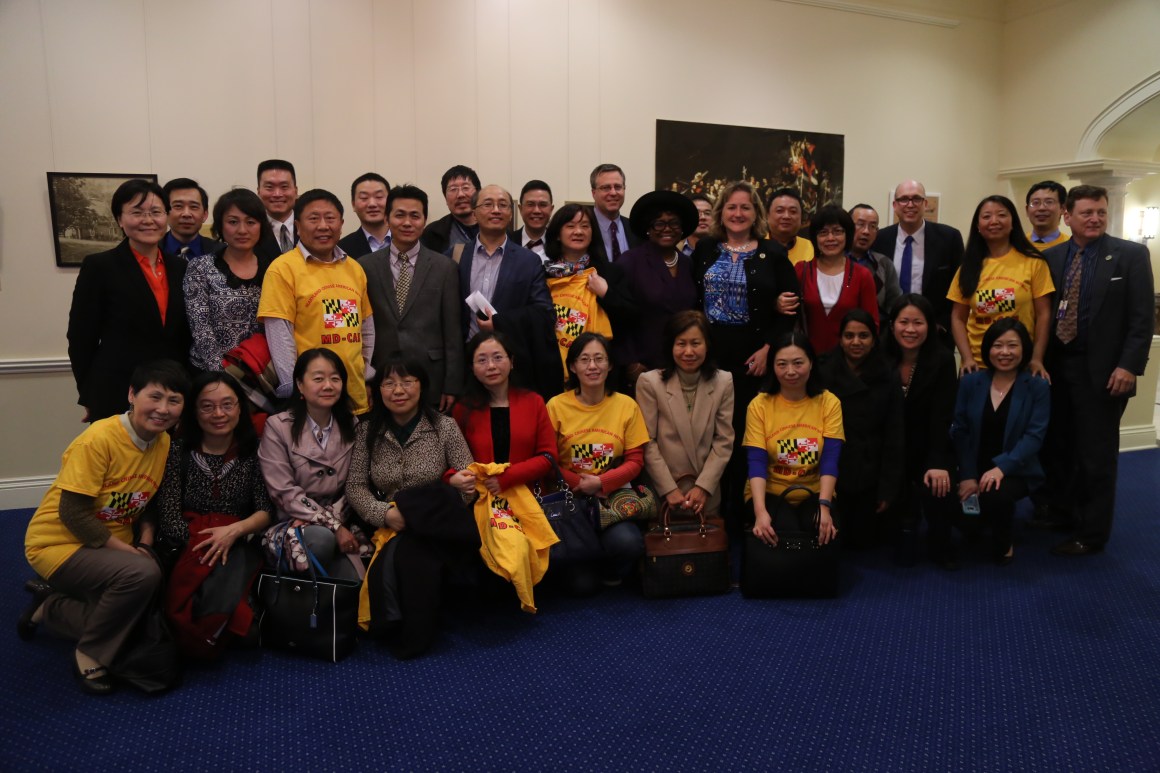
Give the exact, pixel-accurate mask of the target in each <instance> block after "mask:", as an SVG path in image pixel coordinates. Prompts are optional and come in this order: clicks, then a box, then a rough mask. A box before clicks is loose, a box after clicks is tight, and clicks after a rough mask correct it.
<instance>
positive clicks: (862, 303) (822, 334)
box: [794, 204, 878, 354]
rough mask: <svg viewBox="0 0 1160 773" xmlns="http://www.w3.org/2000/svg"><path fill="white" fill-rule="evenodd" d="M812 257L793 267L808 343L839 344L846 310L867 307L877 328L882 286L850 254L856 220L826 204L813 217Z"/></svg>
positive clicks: (825, 347) (819, 348) (823, 347)
mask: <svg viewBox="0 0 1160 773" xmlns="http://www.w3.org/2000/svg"><path fill="white" fill-rule="evenodd" d="M810 241H812V242H813V243H814V259H813V260H806V261H802V262H801V263H798V264H797V265H796V266H794V271H796V272H797V278H798V281H799V282H800V283H801V287H802V294H801V302H802V311H803V315H804V316H803V318H804V320H805V324H806V332H807V333H808V334H809V337H810V343H811V344H812V345H813V347H814V351H816V352H817V353H818V354H826V353H827V352H829V351H830V350H831V349H833V348H834V347H835V346H837V345H838V328H839V327H840V325H841V322H842V319H843V317H845V316H846V312H848V311H850V310H851V309H863V310H864V311H865V312H866V313H867V314H869V315H870V316H871V318H873V320H874V327H875V328H877V327H878V290H877V288H876V287H875V285H874V275H873V274H871V273H870V269H868V268H866V267H865V266H861V265H859V264H858V263H856V262H854V261H853V260H851V259H849V258H847V257H846V252H847V251H849V249H850V245H852V244H853V243H854V220H853V218H851V217H850V215H849V214H848V213H847V212H846V210H844V209H842V208H841V207H837V206H834V205H833V204H828V205H826V206H824V207H822V208H821V209H819V210H818V211H817V213H816V214H815V215H814V216H813V217H812V218H811V219H810Z"/></svg>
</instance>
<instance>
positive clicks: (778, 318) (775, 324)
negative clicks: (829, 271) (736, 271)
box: [693, 239, 801, 344]
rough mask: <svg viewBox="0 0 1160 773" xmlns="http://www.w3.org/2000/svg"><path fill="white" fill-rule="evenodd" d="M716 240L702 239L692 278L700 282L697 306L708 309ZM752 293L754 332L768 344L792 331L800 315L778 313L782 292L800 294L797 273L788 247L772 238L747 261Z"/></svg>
mask: <svg viewBox="0 0 1160 773" xmlns="http://www.w3.org/2000/svg"><path fill="white" fill-rule="evenodd" d="M720 244H721V242H720V241H719V240H717V239H702V240H701V241H699V242H697V248H696V249H695V250H693V281H694V282H696V283H697V308H699V309H701V310H704V308H705V272H706V271H708V270H709V267H710V266H711V265H713V264H714V263H715V262H717V250H718V246H719V245H720ZM745 276H746V280H747V284H748V287H747V290H748V295H749V298H748V300H749V326H750V330H751V332H752V333H753V334H754V335H755V336H756V337H758V338H759V339H760V340H762V341H764V342H765V343H767V344H772V343H773V342H774V341H776V340H777V338H778V337H779V336H781V335H784V334H785V333H789V332H791V331H792V330H793V328H794V325H795V324H796V322H797V319H798V318H797V316H790V315H787V314H778V313H777V296H779V295H780V294H782V293H786V292H789V293H797V294H798V295H799V296H800V295H801V286H800V285H799V284H798V279H797V274H796V273H795V272H794V270H793V264H791V263H790V262H789V255H788V254H787V253H786V251H785V247H783V246H781V245H780V244H778V243H777V242H775V241H772V240H770V239H762V240H760V241H759V242H758V243H757V254H755V255H754V256H753V257H752V258H750V259H749V260H748V261H746V263H745Z"/></svg>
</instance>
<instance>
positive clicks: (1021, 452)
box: [951, 317, 1051, 566]
mask: <svg viewBox="0 0 1160 773" xmlns="http://www.w3.org/2000/svg"><path fill="white" fill-rule="evenodd" d="M1032 347H1033V344H1032V342H1031V334H1030V333H1028V332H1027V328H1026V327H1024V325H1023V323H1022V322H1020V321H1019V320H1017V319H1014V318H1010V317H1008V318H1006V319H1001V320H999V321H998V322H996V323H994V324H993V325H991V326H990V327H989V328H987V332H986V333H985V334H983V344H982V358H983V364H984V366H985V370H980V371H977V372H975V373H969V374H967V375H966V376H964V377H963V380H962V382H961V383H960V384H959V393H958V399H957V401H956V402H955V418H954V423H953V424H951V437H952V438H954V443H955V450H956V451H957V453H958V459H959V477H960V481H959V491H958V494H959V501H960V502H963V503H964V505H966V506H965V507H964V512H969V511H975V512H977V513H978V514H979V515H981V516H982V517H983V518H984V519H985V521H986V522H989V523H990V525H991V528H992V531H993V535H994V537H993V544H994V554H993V555H994V559H995V561H996V563H998V564H999V565H1001V566H1006V565H1007V564H1009V563H1010V562H1011V560H1012V559H1013V558H1014V556H1015V548H1014V547H1013V546H1012V542H1011V524H1012V522H1013V520H1014V518H1015V503H1016V502H1018V501H1019V500H1020V499H1022V498H1023V497H1025V496H1027V495H1028V494H1029V493H1030V491H1031V490H1032V489H1033V488H1034V487H1035V486H1036V485H1037V484H1038V483H1040V482H1041V481H1042V480H1043V468H1042V467H1041V466H1040V464H1039V449H1040V447H1041V446H1042V445H1043V438H1044V435H1045V434H1046V432H1047V423H1048V420H1049V418H1050V416H1051V391H1050V389H1049V388H1048V385H1047V381H1046V380H1044V379H1041V378H1035V377H1034V376H1033V375H1032V374H1031V372H1030V368H1029V366H1030V363H1031V359H1032V356H1033V354H1032V352H1033V348H1032ZM976 500H977V505H978V506H977V507H974V506H973V505H974V504H975V503H976Z"/></svg>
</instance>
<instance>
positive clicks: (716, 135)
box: [656, 120, 846, 221]
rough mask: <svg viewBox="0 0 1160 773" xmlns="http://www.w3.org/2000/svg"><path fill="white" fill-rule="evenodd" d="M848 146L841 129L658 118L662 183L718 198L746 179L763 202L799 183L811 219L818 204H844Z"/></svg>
mask: <svg viewBox="0 0 1160 773" xmlns="http://www.w3.org/2000/svg"><path fill="white" fill-rule="evenodd" d="M845 146H846V140H845V137H844V136H843V135H841V134H822V133H819V132H806V131H794V130H792V129H758V128H754V127H750V126H721V125H718V124H711V123H690V122H688V121H660V120H658V121H657V162H656V163H657V166H656V177H657V179H656V187H657V188H658V189H665V190H671V191H677V192H678V193H685V194H688V193H697V192H700V193H707V194H709V196H711V197H713V198H714V199H716V196H717V194H718V193H719V192H720V191H721V189H723V188H724V187H725V186H726V185H727V184H728V183H730V182H732V181H733V180H746V181H748V182H750V183H752V184H753V186H754V187H755V188H756V189H757V191H758V193H760V194H761V199H762V201H768V200H769V194H771V193H773V192H774V191H775V190H777V189H778V188H794V189H796V190H797V191H798V192H800V193H801V196H802V200H803V201H804V202H805V212H804V213H803V217H802V219H803V220H805V221H808V220H809V217H810V215H811V214H813V213H814V212H815V211H817V209H818V207H820V206H822V205H824V204H829V203H834V204H841V203H842V175H843V171H844V168H845V153H846V149H845Z"/></svg>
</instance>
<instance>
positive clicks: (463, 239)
mask: <svg viewBox="0 0 1160 773" xmlns="http://www.w3.org/2000/svg"><path fill="white" fill-rule="evenodd" d="M440 185H441V186H442V187H443V198H444V199H446V201H447V212H448V213H447V214H446V215H444V216H443V217H441V218H439V219H438V220H436V221H435V222H434V223H431V224H430V225H428V226H427V227H426V228H425V229H424V230H423V246H424V247H426V248H427V249H429V250H435V252H441V253H443V254H444V255H447V256H449V257H452V258H455V253H456V252H457V251H458V252H462V251H463V250H464V247H463V246H460V245H469V244H471V243H472V242H473V241H475V235H476V234H477V233H479V226H478V225H477V224H476V222H475V209H474V207H473V205H472V203H471V201H472V197H473V196H474V195H475V194H476V193H477V192H479V175H477V174H476V173H475V170H474V169H472V168H471V167H469V166H463V165H462V164H456V165H455V166H453V167H451V168H450V169H448V170H447V171H446V172H444V173H443V179H442V180H440ZM509 219H510V218H509ZM456 248H458V250H456Z"/></svg>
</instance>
